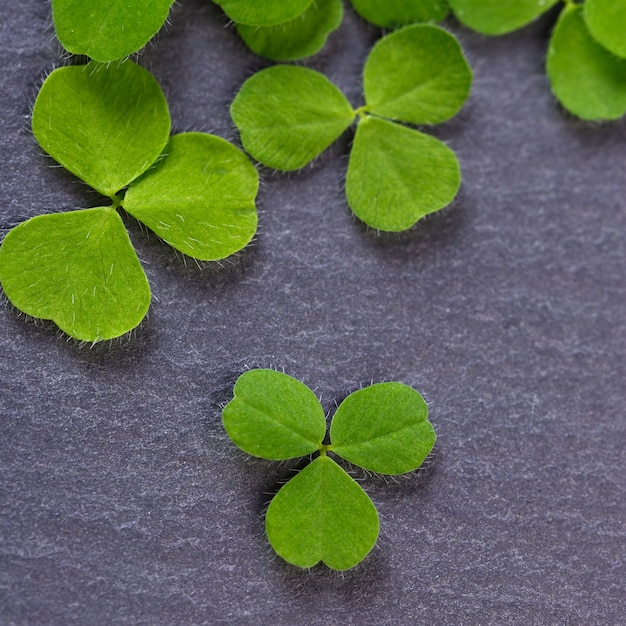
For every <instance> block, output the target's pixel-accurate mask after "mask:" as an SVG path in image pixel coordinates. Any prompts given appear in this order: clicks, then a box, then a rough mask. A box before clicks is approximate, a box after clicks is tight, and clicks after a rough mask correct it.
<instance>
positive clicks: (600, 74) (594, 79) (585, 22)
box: [449, 0, 626, 120]
mask: <svg viewBox="0 0 626 626" xmlns="http://www.w3.org/2000/svg"><path fill="white" fill-rule="evenodd" d="M558 1H559V0H449V3H450V6H451V7H452V11H453V12H454V14H455V16H456V17H457V18H458V19H459V21H460V22H462V23H463V24H465V25H466V26H468V27H469V28H471V29H473V30H475V31H478V32H479V33H483V34H486V35H502V34H505V33H509V32H512V31H514V30H517V29H518V28H521V27H523V26H525V25H526V24H528V23H530V22H532V21H533V20H534V19H536V18H537V17H539V16H540V15H541V14H543V13H544V12H546V11H547V10H548V9H550V8H552V7H553V6H555V5H556V4H557V3H558ZM546 69H547V73H548V78H549V80H550V84H551V86H552V91H553V92H554V95H555V96H556V97H557V99H558V100H559V101H560V102H561V104H562V105H563V107H565V109H567V110H568V111H569V112H570V113H572V114H573V115H576V116H577V117H580V118H582V119H585V120H614V119H618V118H620V117H622V115H624V114H625V113H626V0H585V1H584V2H583V3H582V4H581V3H577V2H574V0H565V3H564V7H563V9H562V11H561V14H560V17H559V19H558V21H557V23H556V26H555V27H554V30H553V32H552V37H551V39H550V45H549V48H548V55H547V62H546Z"/></svg>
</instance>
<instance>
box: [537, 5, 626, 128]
mask: <svg viewBox="0 0 626 626" xmlns="http://www.w3.org/2000/svg"><path fill="white" fill-rule="evenodd" d="M547 70H548V76H549V78H550V83H551V85H552V91H553V92H554V94H555V96H556V97H557V98H558V99H559V100H560V102H561V104H562V105H563V106H564V107H565V108H566V109H567V110H568V111H570V112H571V113H573V114H574V115H577V116H578V117H581V118H582V119H586V120H602V119H607V120H612V119H617V118H619V117H621V116H622V115H624V113H626V60H625V59H619V58H618V57H615V56H613V55H612V54H611V53H610V52H608V51H607V50H605V49H604V48H603V47H602V46H601V45H600V44H598V43H597V42H596V41H595V40H594V39H593V38H592V37H591V35H590V34H589V31H588V30H587V27H586V25H585V22H584V19H583V14H582V7H581V6H580V5H571V6H569V7H566V8H565V9H563V12H562V14H561V17H560V18H559V21H558V22H557V25H556V26H555V28H554V32H553V33H552V38H551V40H550V47H549V50H548V61H547Z"/></svg>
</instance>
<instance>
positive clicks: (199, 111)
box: [0, 0, 626, 625]
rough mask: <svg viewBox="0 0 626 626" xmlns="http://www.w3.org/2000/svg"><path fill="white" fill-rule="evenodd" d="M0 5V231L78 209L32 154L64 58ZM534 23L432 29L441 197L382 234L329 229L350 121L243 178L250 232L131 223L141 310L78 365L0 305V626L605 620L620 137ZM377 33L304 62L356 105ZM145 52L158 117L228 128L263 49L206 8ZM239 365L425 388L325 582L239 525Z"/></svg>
mask: <svg viewBox="0 0 626 626" xmlns="http://www.w3.org/2000/svg"><path fill="white" fill-rule="evenodd" d="M9 5H10V3H8V2H3V3H2V5H1V6H0V35H1V37H0V42H1V43H0V61H1V63H2V67H3V70H2V73H1V74H0V142H1V154H2V155H3V167H2V173H1V174H0V190H1V196H0V197H1V198H2V201H1V202H0V228H2V229H3V230H4V231H5V232H6V230H7V229H8V228H9V227H11V226H13V225H15V224H17V223H19V222H20V221H22V220H23V219H25V218H27V217H29V216H31V215H36V214H38V213H41V212H43V211H46V210H61V209H70V208H78V207H88V206H95V205H96V203H97V201H98V198H97V196H96V194H94V193H93V192H91V191H89V190H88V189H87V188H86V187H85V186H84V185H82V184H81V183H79V182H77V181H76V180H75V179H74V178H72V176H71V175H69V174H67V173H65V172H64V171H63V170H61V169H60V168H56V167H52V161H51V160H50V159H49V158H47V157H45V156H44V155H43V154H42V151H41V149H39V148H38V147H37V145H36V143H35V141H34V140H33V138H32V136H31V134H30V131H29V111H30V107H31V105H32V102H33V100H34V98H35V95H36V92H37V88H38V86H39V85H40V84H41V81H42V80H43V77H44V76H45V75H46V73H48V72H49V71H51V69H52V68H53V67H54V66H55V65H57V64H59V63H60V62H61V61H60V59H61V57H60V55H59V50H58V47H57V44H56V43H55V41H54V37H53V31H52V29H51V26H50V18H49V4H48V3H47V2H41V1H40V0H23V1H22V2H20V3H19V6H17V8H15V7H13V8H10V7H9ZM554 17H555V14H554V12H552V13H550V14H549V15H547V16H545V17H544V18H543V19H541V20H540V21H539V22H537V23H536V24H534V25H532V26H531V27H529V28H527V29H525V30H523V31H520V32H518V33H515V34H513V35H510V36H507V37H503V38H499V39H493V40H491V39H487V38H484V37H480V36H478V35H475V34H472V33H470V32H469V31H467V30H464V29H462V28H461V27H459V26H458V24H457V23H456V22H454V21H453V20H450V21H449V22H448V26H449V27H450V28H451V30H453V31H454V32H455V33H457V34H458V35H459V36H460V37H461V39H462V42H463V45H464V48H465V50H466V53H467V55H468V56H469V58H470V61H471V63H472V65H473V67H474V69H475V75H476V78H475V84H474V89H473V93H472V96H471V98H470V100H469V102H468V104H467V105H466V107H465V108H464V109H463V111H462V113H461V114H460V115H459V116H458V117H456V118H455V119H454V120H452V121H451V122H449V123H447V124H445V125H443V126H441V127H438V128H437V129H435V130H434V131H433V132H434V133H435V134H436V135H437V136H439V137H441V138H443V139H445V140H446V141H447V142H449V144H450V145H451V146H452V147H453V148H454V149H455V150H456V151H457V153H458V154H459V157H460V159H461V162H462V166H463V172H464V184H463V188H462V191H461V193H460V195H459V197H458V198H457V200H456V201H455V203H454V205H453V206H451V207H449V208H448V209H446V210H444V211H442V212H441V213H439V214H437V215H434V216H431V217H430V218H428V219H427V220H425V221H424V222H423V223H422V224H420V226H419V227H418V228H416V229H415V230H414V231H413V232H411V233H409V234H406V235H402V236H385V237H380V238H379V237H376V236H375V234H374V233H371V232H368V231H367V230H366V229H364V228H363V227H362V226H360V225H359V224H358V223H356V221H355V220H354V219H353V218H352V217H351V215H350V213H349V211H348V209H347V207H346V204H345V201H344V197H343V191H342V185H343V177H344V171H345V167H346V163H347V158H346V157H347V154H348V149H349V143H350V134H349V133H348V134H347V135H346V136H345V137H344V138H342V140H340V141H339V142H338V143H337V144H336V145H334V146H333V147H332V148H331V149H330V150H329V151H328V152H327V153H325V154H324V155H323V156H322V157H321V158H320V159H318V160H317V161H316V162H315V164H314V165H313V166H311V167H308V168H306V169H305V171H303V172H301V173H298V174H292V175H279V174H273V173H271V172H263V184H262V191H261V194H260V196H259V207H260V210H261V217H260V228H259V234H258V237H257V239H256V241H255V243H254V245H253V246H252V247H251V248H250V249H248V250H247V251H245V252H244V253H243V254H241V255H240V256H239V257H238V258H236V259H235V260H234V261H233V263H229V264H227V265H226V267H225V268H223V269H220V268H219V267H205V268H204V269H202V270H199V269H197V268H196V267H195V266H193V264H192V265H189V266H185V265H184V264H183V263H182V262H181V260H180V258H178V257H177V256H176V255H174V254H173V253H171V252H170V251H169V250H168V249H167V248H166V247H165V246H163V245H161V244H160V243H159V242H158V241H157V240H156V238H155V237H154V236H153V237H151V238H146V236H145V234H144V233H143V232H142V231H141V230H140V229H139V228H138V227H137V224H136V223H135V222H133V221H132V220H127V224H128V226H129V229H130V233H131V237H132V239H133V241H134V242H135V243H136V245H137V248H138V250H139V254H140V257H141V259H142V260H143V261H144V262H145V267H146V269H147V271H148V273H149V277H150V280H151V283H152V288H153V293H154V295H155V298H154V302H153V306H152V308H151V312H150V315H149V317H148V319H147V320H146V321H145V323H144V324H143V325H142V326H141V327H140V328H139V329H138V330H137V331H136V332H135V333H133V335H132V337H130V338H126V339H123V340H120V341H116V342H113V343H112V344H107V345H102V346H97V347H95V348H93V349H91V348H89V347H85V346H82V347H81V346H79V345H77V344H75V343H74V342H72V341H66V339H65V338H64V337H62V336H61V335H60V334H59V333H58V332H57V331H55V329H54V328H53V327H52V326H51V325H48V324H35V323H33V322H32V321H29V320H25V319H24V318H22V317H19V316H18V315H17V314H16V312H15V311H14V310H13V309H12V308H11V307H9V306H8V305H6V303H5V305H4V306H3V307H2V308H1V309H0V389H1V391H0V419H1V420H2V437H1V444H0V472H1V483H0V489H1V491H0V499H1V509H0V623H2V624H20V625H39V624H42V625H44V624H45V625H52V624H62V625H73V624H150V625H152V624H273V625H274V624H276V625H281V624H285V625H293V624H341V625H343V624H356V625H369V624H372V625H374V624H376V625H378V624H398V625H401V624H451V625H459V624H481V625H484V624H542V625H543V624H581V625H583V624H584V625H589V624H602V625H613V624H620V623H623V619H624V618H623V616H624V615H625V614H626V601H625V599H624V598H626V594H625V593H624V591H625V590H624V580H625V577H626V572H625V568H624V552H625V540H624V539H625V517H626V505H625V501H624V492H625V490H626V478H625V472H624V461H625V455H624V447H625V443H626V441H625V439H626V435H625V417H624V396H625V393H624V380H626V367H625V364H626V361H625V353H626V341H625V339H626V333H625V327H624V308H625V304H626V287H625V283H624V270H625V269H626V268H625V264H626V263H625V258H626V254H625V248H624V231H625V227H626V182H625V178H624V164H625V162H626V124H625V121H624V120H622V121H621V122H618V123H614V124H606V125H591V124H586V123H583V122H580V121H578V120H576V119H573V118H571V117H570V116H568V115H566V114H565V113H564V112H563V111H562V110H560V109H559V107H558V106H557V105H556V103H555V102H554V101H553V99H552V97H551V96H550V94H549V90H548V86H547V83H546V79H545V76H544V73H543V57H544V54H545V49H546V45H547V36H548V33H549V29H550V26H551V24H552V23H553V20H554ZM378 36H379V32H378V31H377V30H376V29H374V28H372V27H369V26H367V25H365V24H364V23H363V22H361V21H360V20H358V19H357V18H356V17H355V16H354V14H352V13H351V12H350V11H347V16H346V20H345V22H344V24H343V26H342V27H341V30H340V31H339V32H338V33H336V34H335V35H334V36H333V37H332V38H331V41H330V42H329V45H328V47H327V48H326V49H325V51H324V52H323V53H322V54H321V55H319V56H318V57H315V58H314V59H312V60H311V61H310V62H309V63H308V65H309V66H311V67H314V68H316V69H320V70H322V71H324V72H326V73H327V74H328V75H329V76H330V77H331V78H332V79H333V80H334V81H335V82H336V83H337V84H338V85H339V86H340V87H341V88H342V89H344V90H345V91H346V93H347V94H348V95H349V97H350V98H351V100H352V101H353V103H354V104H356V103H358V102H359V99H360V78H359V74H360V68H361V66H362V63H363V60H364V59H365V56H366V54H367V50H368V48H369V47H370V46H371V44H372V43H373V42H374V41H375V40H376V38H377V37H378ZM141 62H142V64H144V65H145V66H146V67H148V68H149V69H151V70H152V71H153V72H154V73H155V75H156V76H157V78H158V80H159V81H160V83H161V84H162V85H163V87H164V89H165V90H166V93H167V95H168V98H169V102H170V106H171V111H172V117H173V123H174V127H175V130H177V131H181V130H206V131H212V132H216V133H217V134H219V135H221V136H223V137H225V138H227V139H230V140H234V141H235V142H236V141H237V135H236V132H235V130H234V128H233V126H232V123H231V122H230V119H229V116H228V104H229V102H230V101H231V99H232V97H233V96H234V94H235V93H236V90H237V88H238V87H239V86H240V85H241V83H242V82H243V80H244V79H245V78H246V77H247V76H249V75H250V74H251V73H252V72H253V71H256V70H257V69H260V68H261V67H263V66H264V65H265V63H264V62H263V61H262V60H260V59H258V58H257V57H255V56H254V55H252V54H251V53H249V52H248V51H247V50H246V49H245V48H244V46H243V44H241V43H240V42H239V41H238V39H237V37H236V35H235V33H234V32H233V30H232V29H231V28H226V27H225V20H224V18H223V16H222V15H221V13H220V12H219V10H218V9H217V8H216V7H215V6H214V5H212V4H210V3H208V2H205V1H204V0H181V2H179V4H178V6H176V7H175V10H174V12H173V14H172V17H171V24H170V25H169V26H168V27H167V29H166V31H165V32H163V33H162V34H161V36H160V37H159V40H158V43H157V45H156V46H150V47H149V49H148V50H147V51H146V52H145V54H144V55H143V57H142V59H141ZM254 365H261V366H269V367H275V368H279V369H285V371H287V372H288V373H290V374H292V375H294V376H297V377H299V378H301V379H302V380H304V381H305V382H306V383H307V384H309V385H310V386H311V387H313V388H314V389H316V391H317V392H318V393H319V394H320V395H321V397H322V401H323V403H324V405H325V407H327V408H328V409H329V410H331V409H332V407H333V406H334V401H335V399H337V400H340V399H342V398H343V397H344V396H345V395H346V394H347V393H349V392H350V391H352V390H354V389H356V388H358V387H359V386H360V385H362V384H366V383H369V382H370V381H371V380H374V381H380V380H389V379H395V380H401V381H403V382H405V383H408V384H410V385H413V386H414V387H416V388H417V389H419V390H420V391H421V392H422V393H423V395H424V396H425V398H426V399H427V401H428V403H429V406H430V410H431V419H432V421H433V423H434V424H435V427H436V429H437V432H438V434H439V440H438V443H437V446H436V448H435V452H434V454H433V456H432V459H431V460H430V461H429V464H428V467H427V468H426V469H425V470H424V471H422V472H420V473H418V474H417V475H412V476H410V477H407V478H403V479H401V480H400V481H398V482H397V483H395V482H386V481H384V480H378V479H374V478H371V479H367V480H366V481H365V482H364V483H363V484H364V486H365V488H366V489H367V490H368V492H369V493H370V494H371V495H372V497H373V499H374V500H375V502H376V503H377V505H378V507H379V510H380V512H381V514H382V535H381V540H380V542H379V545H378V547H377V548H376V549H375V551H374V552H373V553H372V554H371V555H370V557H368V559H367V560H366V561H365V562H364V563H362V564H361V565H360V566H359V567H357V568H356V569H355V570H352V571H350V572H347V573H345V574H343V575H340V574H337V573H333V572H330V571H328V570H326V569H324V568H322V567H318V568H314V569H313V570H311V571H300V570H297V569H294V568H292V567H290V566H288V565H287V564H285V563H283V562H282V561H280V560H279V559H278V558H277V557H275V556H274V555H273V553H272V551H271V549H270V548H269V546H268V545H267V543H266V540H265V538H264V534H263V532H264V531H263V512H264V507H265V504H266V502H267V500H268V498H269V495H268V494H271V493H272V492H273V491H275V490H276V488H277V485H278V484H279V481H281V480H283V479H284V478H285V477H287V476H288V475H289V473H290V466H289V464H282V465H281V464H273V463H269V462H267V463H266V462H263V461H258V460H253V459H250V458H249V457H247V456H246V455H245V454H243V453H240V452H239V451H237V450H236V449H235V448H234V446H233V445H232V444H231V443H230V442H229V441H228V440H227V438H226V436H225V435H224V433H223V431H222V429H221V425H220V407H221V406H222V404H223V403H224V402H225V401H227V400H228V398H229V394H230V393H231V388H232V384H233V383H234V381H235V380H236V377H237V376H238V375H239V374H240V373H241V372H242V371H243V370H244V369H245V368H246V367H250V366H254Z"/></svg>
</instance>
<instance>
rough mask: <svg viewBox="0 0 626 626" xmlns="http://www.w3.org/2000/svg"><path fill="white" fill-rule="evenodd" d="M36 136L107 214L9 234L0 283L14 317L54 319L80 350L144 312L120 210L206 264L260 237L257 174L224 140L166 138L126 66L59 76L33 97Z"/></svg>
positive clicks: (41, 219) (162, 113) (160, 107)
mask: <svg viewBox="0 0 626 626" xmlns="http://www.w3.org/2000/svg"><path fill="white" fill-rule="evenodd" d="M68 112H70V114H68ZM32 125H33V132H34V135H35V137H36V139H37V141H38V142H39V144H40V145H41V146H42V147H43V149H44V150H45V151H46V152H47V153H48V154H49V155H50V156H52V157H53V158H54V159H55V160H56V161H58V162H59V163H60V164H61V165H63V166H64V167H65V168H66V169H68V170H69V171H70V172H73V173H74V174H75V175H76V176H78V177H79V178H80V179H81V180H83V181H84V182H85V183H87V184H88V185H90V186H91V187H93V188H94V189H95V190H97V191H98V192H100V193H101V194H102V195H104V196H107V197H108V198H109V200H110V202H111V205H110V206H101V207H97V208H93V209H84V210H78V211H70V212H64V213H53V214H48V215H40V216H37V217H34V218H31V219H29V220H28V221H26V222H24V223H22V224H20V225H18V226H17V227H15V228H14V229H13V230H11V231H10V232H9V233H8V234H7V236H6V237H5V238H4V241H3V242H2V246H1V247H0V283H1V284H2V287H3V289H4V292H5V294H6V296H7V297H8V299H9V300H10V302H11V303H12V304H13V305H14V306H16V307H17V308H18V309H20V310H21V311H23V312H25V313H27V314H28V315H30V316H32V317H36V318H42V319H50V320H53V321H54V322H55V323H56V324H57V326H59V328H61V330H63V331H64V332H66V333H67V334H68V335H70V336H72V337H74V338H76V339H80V340H83V341H100V340H103V339H111V338H114V337H118V336H120V335H122V334H124V333H126V332H128V331H129V330H131V329H133V328H135V327H136V326H137V325H138V324H139V323H140V322H141V320H142V319H143V317H144V316H145V315H146V312H147V310H148V308H149V305H150V287H149V285H148V281H147V278H146V276H145V274H144V271H143V269H142V268H141V265H140V263H139V260H138V258H137V255H136V253H135V250H134V249H133V246H132V244H131V242H130V239H129V237H128V233H127V232H126V229H125V227H124V224H123V222H122V219H121V218H120V215H119V214H118V211H117V209H119V208H124V209H125V210H126V212H127V213H129V214H130V215H132V216H134V217H135V218H136V219H137V220H139V221H140V222H142V223H143V224H145V225H146V226H147V227H148V228H150V229H151V230H152V231H154V232H155V233H156V234H157V235H158V236H159V237H160V238H161V239H163V241H165V242H166V243H168V244H169V245H170V246H172V247H174V248H176V249H177V250H179V251H181V252H183V253H184V254H186V255H188V256H191V257H194V258H196V259H199V260H203V261H214V260H219V259H223V258H225V257H227V256H229V255H231V254H233V253H235V252H237V251H239V250H241V249H242V248H243V247H245V246H246V245H247V244H248V243H249V242H250V240H251V239H252V237H253V236H254V234H255V232H256V227H257V212H256V206H255V198H256V194H257V190H258V175H257V172H256V170H255V168H254V166H253V165H252V164H251V163H250V161H249V160H248V158H247V157H246V156H245V155H244V154H243V153H242V152H241V151H240V150H238V149H237V148H235V147H234V146H233V145H231V144H230V143H228V142H227V141H225V140H224V139H221V138H219V137H215V136H213V135H208V134H204V133H183V134H179V135H174V136H173V137H170V126H171V122H170V115H169V111H168V107H167V102H166V101H165V97H164V95H163V92H162V91H161V88H160V87H159V85H158V83H157V81H156V80H155V78H154V77H153V76H152V75H151V74H150V73H149V72H147V71H146V70H144V69H142V68H141V67H139V66H138V65H136V64H135V63H133V62H131V61H126V62H124V63H122V64H119V65H115V66H114V65H111V66H109V67H104V66H99V65H97V64H93V63H91V64H89V65H86V66H76V65H75V66H69V67H64V68H60V69H57V70H55V71H54V72H52V73H51V74H50V76H48V78H47V79H46V81H45V82H44V84H43V86H42V88H41V90H40V92H39V95H38V97H37V100H36V102H35V106H34V109H33V117H32Z"/></svg>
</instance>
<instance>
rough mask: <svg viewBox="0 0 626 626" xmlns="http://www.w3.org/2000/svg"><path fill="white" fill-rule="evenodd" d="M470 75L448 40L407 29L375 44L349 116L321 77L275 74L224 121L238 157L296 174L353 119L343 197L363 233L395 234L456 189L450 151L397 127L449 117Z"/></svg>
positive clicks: (254, 84)
mask: <svg viewBox="0 0 626 626" xmlns="http://www.w3.org/2000/svg"><path fill="white" fill-rule="evenodd" d="M471 82H472V71H471V69H470V67H469V65H468V63H467V61H466V59H465V56H464V55H463V52H462V50H461V48H460V46H459V43H458V41H457V40H456V38H455V37H453V36H452V35H450V33H448V32H447V31H445V30H443V29H442V28H439V27H437V26H432V25H429V24H416V25H413V26H407V27H405V28H403V29H400V30H398V31H395V32H393V33H391V34H389V35H387V36H386V37H383V38H382V39H380V40H379V41H378V42H377V43H376V45H375V46H374V47H373V48H372V50H371V52H370V54H369V56H368V58H367V61H366V63H365V67H364V71H363V87H364V93H365V104H364V105H363V106H361V107H359V108H357V109H353V108H352V106H351V105H350V103H349V102H348V100H347V99H346V97H345V96H344V95H343V93H342V92H341V91H339V89H338V88H337V87H335V85H333V84H332V83H331V82H330V81H329V80H328V79H327V78H326V77H325V76H324V75H323V74H321V73H319V72H316V71H314V70H310V69H307V68H303V67H295V66H292V65H276V66H273V67H270V68H267V69H264V70H261V71H260V72H258V73H257V74H255V75H254V76H252V77H251V78H249V79H248V80H247V81H246V82H245V83H244V85H243V86H242V88H241V90H240V91H239V93H238V94H237V96H236V97H235V99H234V101H233V103H232V106H231V115H232V118H233V121H234V122H235V125H236V126H237V128H238V129H239V132H240V134H241V141H242V143H243V146H244V148H245V149H246V151H247V152H248V153H249V154H250V155H251V156H252V157H254V158H255V159H256V160H257V161H259V162H260V163H262V164H263V165H266V166H268V167H272V168H274V169H279V170H284V171H289V170H296V169H299V168H301V167H303V166H305V165H306V164H308V163H309V162H310V161H311V160H313V159H314V158H315V157H317V156H318V155H319V154H321V152H323V151H324V150H325V149H326V148H327V147H328V146H329V145H330V144H331V143H333V142H334V141H335V140H336V139H337V138H338V137H339V136H340V135H341V134H342V133H343V132H344V131H345V130H346V129H347V128H348V127H350V126H351V125H352V124H353V123H354V121H355V120H357V129H356V134H355V138H354V144H353V147H352V151H351V154H350V162H349V165H348V173H347V178H346V197H347V200H348V204H349V205H350V207H351V209H352V211H353V212H354V213H355V215H356V216H357V217H358V218H359V219H361V220H362V221H363V222H365V223H366V224H367V225H368V226H371V227H372V228H376V229H378V230H384V231H401V230H406V229H408V228H410V227H411V226H413V225H414V224H415V223H416V222H417V221H418V220H419V219H420V218H422V217H423V216H425V215H427V214H429V213H432V212H434V211H437V210H439V209H441V208H443V207H445V206H447V205H448V204H450V202H451V201H452V200H453V199H454V197H455V196H456V194H457V191H458V189H459V187H460V184H461V172H460V166H459V162H458V160H457V158H456V156H455V154H454V152H453V151H452V150H451V149H450V148H448V147H447V146H446V145H445V144H444V143H443V142H441V141H439V140H438V139H436V138H435V137H432V136H431V135H427V134H425V133H422V132H420V131H418V130H416V129H413V128H410V127H409V126H407V125H406V124H414V125H431V124H438V123H440V122H444V121H446V120H448V119H450V118H451V117H453V116H454V115H455V114H456V113H457V112H458V111H459V109H460V108H461V107H462V105H463V103H464V102H465V100H466V99H467V97H468V95H469V91H470V87H471Z"/></svg>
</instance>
